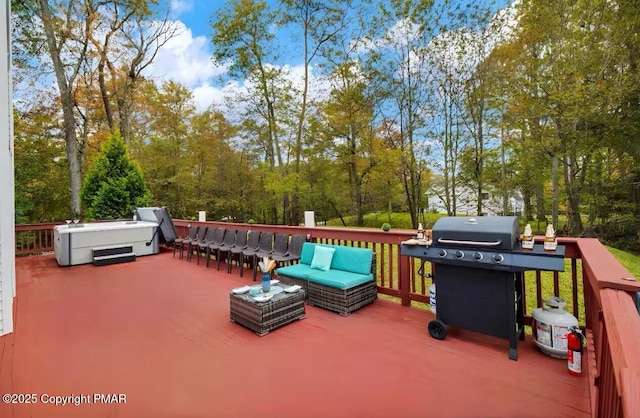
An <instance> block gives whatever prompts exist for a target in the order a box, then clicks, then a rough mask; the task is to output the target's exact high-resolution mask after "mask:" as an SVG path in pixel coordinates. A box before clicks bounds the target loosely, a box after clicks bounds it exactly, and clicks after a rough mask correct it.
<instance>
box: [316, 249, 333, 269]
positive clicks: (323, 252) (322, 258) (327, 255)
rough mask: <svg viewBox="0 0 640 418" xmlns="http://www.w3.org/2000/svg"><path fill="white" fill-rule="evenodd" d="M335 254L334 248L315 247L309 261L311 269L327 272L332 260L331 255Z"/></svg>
mask: <svg viewBox="0 0 640 418" xmlns="http://www.w3.org/2000/svg"><path fill="white" fill-rule="evenodd" d="M335 252H336V249H335V248H332V247H326V246H323V245H316V249H315V251H314V252H313V259H312V260H311V268H312V269H317V270H322V271H329V269H330V268H331V260H332V259H333V254H334V253H335Z"/></svg>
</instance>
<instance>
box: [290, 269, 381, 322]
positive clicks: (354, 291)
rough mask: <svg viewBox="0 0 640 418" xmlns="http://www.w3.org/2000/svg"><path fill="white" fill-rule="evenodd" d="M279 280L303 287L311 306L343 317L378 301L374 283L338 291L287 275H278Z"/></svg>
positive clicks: (376, 288)
mask: <svg viewBox="0 0 640 418" xmlns="http://www.w3.org/2000/svg"><path fill="white" fill-rule="evenodd" d="M278 279H280V281H281V282H282V283H286V284H288V285H299V286H302V288H303V289H304V290H305V292H306V295H307V303H308V304H309V305H312V306H317V307H318V308H324V309H328V310H330V311H334V312H337V313H339V314H340V315H342V316H347V315H349V314H350V313H351V312H353V311H355V310H357V309H360V308H362V307H363V306H366V305H368V304H370V303H373V302H375V300H376V299H378V285H377V284H376V282H374V281H371V282H367V283H364V284H361V285H359V286H355V287H352V288H350V289H338V288H335V287H329V286H324V285H321V284H318V283H313V282H310V281H308V280H305V279H296V278H294V277H289V276H285V275H278Z"/></svg>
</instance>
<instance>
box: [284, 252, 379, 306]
mask: <svg viewBox="0 0 640 418" xmlns="http://www.w3.org/2000/svg"><path fill="white" fill-rule="evenodd" d="M317 246H320V247H324V248H321V249H320V250H318V252H316V247H317ZM327 248H328V249H333V254H332V257H331V259H330V266H329V265H328V264H327V265H325V266H318V265H317V264H318V263H317V262H316V261H317V260H318V255H317V254H319V253H320V252H322V253H326V249H327ZM314 255H316V258H315V259H314ZM324 261H326V260H324ZM314 262H315V264H314ZM322 267H324V268H325V269H326V271H325V270H322V269H320V268H322ZM276 272H277V274H278V279H280V280H281V281H282V282H283V283H285V284H291V285H296V284H297V285H300V286H302V288H303V289H304V290H305V292H306V296H307V303H309V304H310V305H314V306H317V307H320V308H324V309H328V310H331V311H334V312H338V313H339V314H340V315H343V316H346V315H349V314H350V313H351V312H353V311H355V310H356V309H360V308H361V307H363V306H365V305H368V304H370V303H373V302H374V301H375V300H376V299H377V298H378V285H377V283H376V278H375V272H376V266H375V254H374V253H373V251H372V250H371V249H368V248H356V247H347V246H342V245H328V244H315V243H311V242H305V243H304V244H303V246H302V252H301V254H300V262H299V263H298V264H294V265H291V266H286V267H280V268H279V269H277V270H276Z"/></svg>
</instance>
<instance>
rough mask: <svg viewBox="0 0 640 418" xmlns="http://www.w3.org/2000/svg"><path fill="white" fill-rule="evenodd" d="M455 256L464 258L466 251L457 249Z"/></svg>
mask: <svg viewBox="0 0 640 418" xmlns="http://www.w3.org/2000/svg"><path fill="white" fill-rule="evenodd" d="M455 256H456V258H457V259H458V260H460V259H462V258H464V253H463V252H462V251H460V250H458V251H456V253H455Z"/></svg>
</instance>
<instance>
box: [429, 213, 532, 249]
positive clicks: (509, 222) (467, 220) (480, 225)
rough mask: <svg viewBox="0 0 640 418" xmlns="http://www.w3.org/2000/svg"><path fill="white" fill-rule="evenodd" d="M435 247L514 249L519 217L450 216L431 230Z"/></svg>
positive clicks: (439, 221)
mask: <svg viewBox="0 0 640 418" xmlns="http://www.w3.org/2000/svg"><path fill="white" fill-rule="evenodd" d="M431 235H432V239H433V244H432V246H433V247H445V246H446V247H470V248H479V249H487V250H490V249H493V250H502V251H513V250H514V249H516V248H517V245H518V235H519V224H518V217H517V216H478V217H461V216H447V217H443V218H440V219H438V220H437V221H436V223H435V224H434V225H433V228H432V229H431Z"/></svg>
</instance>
